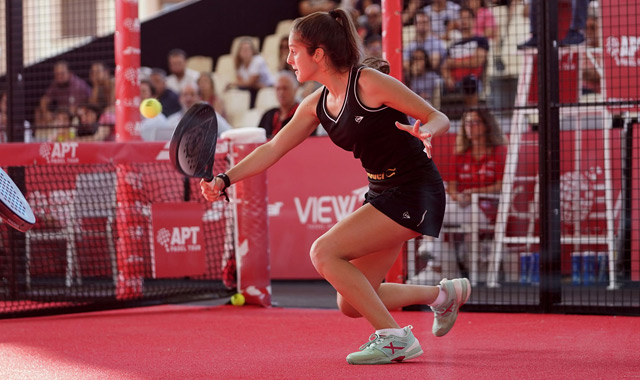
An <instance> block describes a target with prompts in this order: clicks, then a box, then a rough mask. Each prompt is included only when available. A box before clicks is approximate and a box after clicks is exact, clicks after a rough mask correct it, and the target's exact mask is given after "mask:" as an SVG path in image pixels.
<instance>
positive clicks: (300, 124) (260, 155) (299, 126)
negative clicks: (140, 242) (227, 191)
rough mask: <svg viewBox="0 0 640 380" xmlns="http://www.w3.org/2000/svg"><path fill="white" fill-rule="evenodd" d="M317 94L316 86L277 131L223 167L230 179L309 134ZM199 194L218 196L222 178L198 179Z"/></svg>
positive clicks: (255, 169) (256, 169)
mask: <svg viewBox="0 0 640 380" xmlns="http://www.w3.org/2000/svg"><path fill="white" fill-rule="evenodd" d="M319 98H320V89H318V90H317V91H316V92H314V93H313V94H311V95H309V96H307V97H306V98H305V99H304V100H303V101H302V103H300V106H299V107H298V109H297V110H296V112H295V114H294V115H293V118H292V119H291V121H289V123H287V125H286V126H285V127H284V128H282V130H281V131H280V132H278V134H277V135H276V136H275V137H274V138H273V139H271V140H270V141H268V142H267V143H266V144H263V145H261V146H259V147H258V148H256V149H255V150H254V151H253V152H251V153H250V154H249V155H248V156H247V157H245V158H244V159H242V161H240V162H239V163H238V164H237V165H235V166H234V167H232V168H231V169H229V171H227V173H226V174H227V176H228V177H229V180H230V182H231V183H235V182H239V181H242V180H243V179H245V178H249V177H251V176H253V175H256V174H258V173H261V172H263V171H265V170H267V169H268V168H269V167H271V165H273V164H275V163H276V162H278V160H279V159H280V158H281V157H282V156H284V155H285V154H286V153H287V152H288V151H290V150H291V149H293V148H295V147H296V146H298V145H299V144H300V143H301V142H302V141H304V140H305V139H306V138H307V137H309V136H310V135H311V133H312V132H313V131H314V130H315V128H316V127H317V126H318V124H319V121H318V118H317V117H316V104H317V103H318V99H319ZM200 187H201V189H202V195H203V196H204V197H205V198H206V199H207V200H208V201H215V200H218V199H219V197H220V193H221V191H222V190H223V189H224V181H223V180H222V179H221V178H214V180H213V181H211V182H206V181H204V180H203V181H200Z"/></svg>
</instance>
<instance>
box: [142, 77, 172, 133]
mask: <svg viewBox="0 0 640 380" xmlns="http://www.w3.org/2000/svg"><path fill="white" fill-rule="evenodd" d="M155 97H156V93H155V89H154V88H153V86H151V82H150V81H148V80H145V79H143V80H141V81H140V98H141V99H149V98H155ZM168 128H170V126H169V120H168V119H167V117H166V116H165V115H164V114H163V113H162V112H160V113H159V114H158V115H157V116H156V117H152V118H146V117H142V119H141V120H140V137H141V138H142V140H144V141H156V131H158V130H162V129H164V130H166V129H168Z"/></svg>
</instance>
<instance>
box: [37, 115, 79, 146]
mask: <svg viewBox="0 0 640 380" xmlns="http://www.w3.org/2000/svg"><path fill="white" fill-rule="evenodd" d="M73 122H74V115H73V114H71V112H69V110H67V109H64V108H59V109H58V110H56V112H55V113H54V115H53V120H52V121H51V127H52V128H46V129H45V130H44V133H38V131H36V132H37V133H36V139H37V140H39V139H46V140H47V141H56V142H62V141H67V140H73V139H75V138H76V128H75V127H72V123H73ZM76 123H79V121H77V120H76Z"/></svg>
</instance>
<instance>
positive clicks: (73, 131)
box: [53, 104, 115, 142]
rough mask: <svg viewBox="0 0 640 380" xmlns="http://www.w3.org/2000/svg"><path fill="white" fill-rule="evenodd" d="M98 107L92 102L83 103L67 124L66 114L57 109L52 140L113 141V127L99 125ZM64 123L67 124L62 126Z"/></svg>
mask: <svg viewBox="0 0 640 380" xmlns="http://www.w3.org/2000/svg"><path fill="white" fill-rule="evenodd" d="M100 111H101V110H100V107H98V106H96V105H94V104H84V105H81V106H80V107H78V109H77V111H76V115H75V119H73V120H71V123H70V124H68V120H69V118H68V115H64V112H62V111H61V110H58V112H57V115H56V124H59V125H56V126H57V127H58V130H57V133H56V134H55V135H54V137H53V141H58V142H61V141H113V139H114V136H115V134H114V133H113V128H112V127H111V126H107V125H100V123H99V120H100V115H101V112H100ZM65 124H66V125H67V126H68V127H67V128H64V126H65Z"/></svg>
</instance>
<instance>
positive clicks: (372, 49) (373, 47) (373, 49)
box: [364, 34, 382, 58]
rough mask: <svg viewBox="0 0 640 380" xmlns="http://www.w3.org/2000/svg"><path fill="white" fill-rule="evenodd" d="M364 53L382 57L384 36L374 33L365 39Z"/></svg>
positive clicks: (369, 55)
mask: <svg viewBox="0 0 640 380" xmlns="http://www.w3.org/2000/svg"><path fill="white" fill-rule="evenodd" d="M364 54H365V56H368V57H378V58H382V36H380V35H379V34H372V35H370V36H369V37H367V39H366V40H364Z"/></svg>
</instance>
